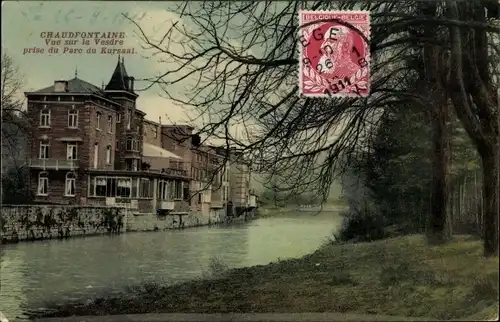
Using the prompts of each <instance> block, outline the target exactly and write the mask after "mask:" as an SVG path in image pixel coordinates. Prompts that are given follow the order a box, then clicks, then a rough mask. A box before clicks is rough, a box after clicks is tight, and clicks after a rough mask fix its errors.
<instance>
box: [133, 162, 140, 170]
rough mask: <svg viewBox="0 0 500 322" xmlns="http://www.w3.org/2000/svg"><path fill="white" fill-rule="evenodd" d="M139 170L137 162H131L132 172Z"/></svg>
mask: <svg viewBox="0 0 500 322" xmlns="http://www.w3.org/2000/svg"><path fill="white" fill-rule="evenodd" d="M138 169H139V160H137V159H134V160H132V171H137V170H138Z"/></svg>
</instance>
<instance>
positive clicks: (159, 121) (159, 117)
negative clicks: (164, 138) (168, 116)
mask: <svg viewBox="0 0 500 322" xmlns="http://www.w3.org/2000/svg"><path fill="white" fill-rule="evenodd" d="M158 123H160V125H161V116H158Z"/></svg>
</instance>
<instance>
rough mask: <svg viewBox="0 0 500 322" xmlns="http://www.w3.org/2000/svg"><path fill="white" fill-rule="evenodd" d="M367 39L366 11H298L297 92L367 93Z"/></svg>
mask: <svg viewBox="0 0 500 322" xmlns="http://www.w3.org/2000/svg"><path fill="white" fill-rule="evenodd" d="M369 39H370V13H369V11H307V10H302V11H300V12H299V42H300V44H299V48H300V49H299V50H300V53H299V92H300V94H301V95H303V96H306V97H367V96H368V95H369V94H370V46H369Z"/></svg>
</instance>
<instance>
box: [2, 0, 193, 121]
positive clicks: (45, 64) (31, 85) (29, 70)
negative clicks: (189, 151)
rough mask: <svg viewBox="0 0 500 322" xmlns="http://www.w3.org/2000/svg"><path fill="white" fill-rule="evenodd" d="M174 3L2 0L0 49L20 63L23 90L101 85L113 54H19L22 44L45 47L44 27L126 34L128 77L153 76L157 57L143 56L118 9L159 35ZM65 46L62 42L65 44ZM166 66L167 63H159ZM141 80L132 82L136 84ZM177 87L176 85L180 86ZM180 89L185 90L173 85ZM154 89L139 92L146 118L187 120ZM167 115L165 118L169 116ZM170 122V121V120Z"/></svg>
mask: <svg viewBox="0 0 500 322" xmlns="http://www.w3.org/2000/svg"><path fill="white" fill-rule="evenodd" d="M176 4H177V5H178V4H179V2H177V3H175V2H174V3H173V4H172V3H168V2H149V1H148V2H146V1H141V2H135V1H131V2H128V1H126V2H125V1H122V2H115V1H106V2H104V1H102V2H101V1H43V2H38V1H4V2H3V3H2V47H3V49H2V50H3V51H5V52H6V53H8V54H9V55H10V56H11V57H12V58H13V60H14V62H15V63H16V64H17V65H18V66H19V68H20V70H21V72H22V73H23V74H24V78H25V88H24V91H32V90H38V89H41V88H44V87H47V86H50V85H52V84H53V82H54V80H59V79H71V78H73V77H74V75H75V68H77V70H78V78H80V79H83V80H85V81H87V82H90V83H92V84H94V85H96V86H99V87H100V86H101V84H102V82H103V81H104V83H105V84H107V83H108V81H109V79H110V77H111V74H112V73H113V70H114V68H115V66H116V61H117V55H100V54H76V55H70V54H48V53H44V54H23V51H24V49H25V48H33V47H37V48H45V50H47V46H46V44H45V41H44V39H42V38H41V37H40V32H42V31H52V32H57V31H59V32H63V31H67V32H70V31H72V32H76V31H82V32H84V31H86V32H96V31H99V32H107V31H110V32H120V31H122V32H125V33H126V39H125V45H124V46H123V47H125V48H129V47H130V48H131V47H135V50H136V52H138V53H137V54H135V55H125V66H126V69H127V72H128V74H129V75H130V76H134V77H135V78H143V77H151V76H154V75H156V74H157V73H158V71H159V70H160V69H161V67H162V66H159V64H158V63H157V59H155V58H147V57H146V56H145V55H148V53H144V51H143V50H142V48H141V42H140V41H139V40H138V37H137V36H135V35H134V33H135V32H136V31H137V28H136V27H135V26H134V25H133V24H132V23H131V22H129V21H126V20H125V19H123V18H122V13H124V14H126V15H128V16H129V17H131V18H132V19H133V20H135V21H138V23H139V24H140V25H141V28H143V29H144V31H145V32H146V34H147V35H148V36H153V37H154V36H155V35H156V36H158V35H163V34H164V32H165V30H167V29H168V28H169V27H170V26H171V24H172V23H173V22H175V21H177V20H179V17H178V16H177V15H176V14H174V13H172V12H170V11H169V7H170V8H172V5H174V6H175V5H176ZM63 47H64V46H63ZM163 66H165V64H163ZM140 85H141V84H136V88H137V87H140ZM179 86H180V85H179ZM173 90H178V91H183V90H184V89H183V88H179V89H173ZM160 92H161V91H160V90H159V89H157V88H155V89H150V90H147V91H144V92H139V93H138V94H139V95H140V96H139V98H138V101H137V102H138V105H137V107H138V108H139V109H141V110H143V111H144V112H146V113H147V115H146V118H147V119H150V120H153V121H156V122H157V121H158V117H159V116H161V118H162V123H171V122H179V123H182V122H186V121H187V118H186V116H185V111H183V109H182V108H181V107H179V106H175V105H174V104H172V102H170V101H169V100H168V99H165V98H162V97H160V96H159V95H158V93H160ZM167 115H168V116H167ZM168 118H169V119H170V120H169V119H168Z"/></svg>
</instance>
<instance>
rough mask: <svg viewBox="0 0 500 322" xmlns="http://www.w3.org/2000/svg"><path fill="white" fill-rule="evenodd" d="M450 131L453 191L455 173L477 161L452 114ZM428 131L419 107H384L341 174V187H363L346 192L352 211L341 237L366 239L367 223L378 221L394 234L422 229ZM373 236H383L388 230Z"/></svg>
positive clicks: (427, 205)
mask: <svg viewBox="0 0 500 322" xmlns="http://www.w3.org/2000/svg"><path fill="white" fill-rule="evenodd" d="M449 131H450V135H451V146H452V148H453V149H452V152H453V153H452V156H451V160H450V163H451V168H450V182H451V185H450V189H451V190H453V188H454V187H455V185H457V184H458V183H459V180H460V178H463V177H464V176H466V175H468V174H470V173H471V172H473V171H477V169H478V167H479V165H478V157H477V153H475V152H474V149H473V148H472V143H471V141H470V139H469V138H468V137H467V135H466V133H464V130H463V128H462V127H461V125H460V123H459V122H457V121H456V120H453V119H451V121H450V124H449ZM431 136H432V131H431V125H430V120H429V117H428V115H427V114H426V111H424V110H422V109H421V108H419V107H418V106H415V105H402V106H399V107H397V108H394V109H390V108H388V109H386V110H385V111H384V113H383V115H382V116H381V119H380V126H379V127H378V129H377V132H376V133H375V135H374V136H373V137H372V138H371V139H370V142H369V148H368V149H366V150H362V151H360V152H359V153H358V154H357V155H356V156H355V157H352V158H351V159H350V171H349V173H348V174H346V175H344V176H343V180H342V182H343V185H344V187H345V188H346V191H348V192H349V191H350V190H352V187H349V185H362V186H363V188H364V189H365V191H364V193H363V194H357V195H353V194H351V195H349V193H348V194H347V198H348V202H349V205H350V208H351V210H350V211H349V212H348V213H347V214H346V215H345V222H344V226H343V228H342V232H341V233H340V235H339V237H340V238H341V240H349V239H360V240H366V229H367V227H372V228H371V229H375V228H374V226H377V225H380V227H377V228H376V229H377V230H379V231H383V230H387V228H390V227H393V228H395V229H397V230H398V232H399V233H402V232H404V233H421V232H423V231H424V230H425V226H426V217H427V215H428V213H429V212H430V208H431V200H430V194H429V191H430V190H431V188H430V186H431V181H432V170H431V162H430V157H431V155H432V151H431V148H430V146H431V144H430V140H431ZM352 177H355V178H359V181H355V180H352ZM478 202H479V200H478ZM367 204H369V205H370V206H369V207H367V206H366V205H367ZM471 215H472V214H471ZM362 227H363V228H362ZM375 235H376V236H379V237H380V238H382V237H388V236H391V235H392V234H387V233H386V234H382V233H377V234H375Z"/></svg>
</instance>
